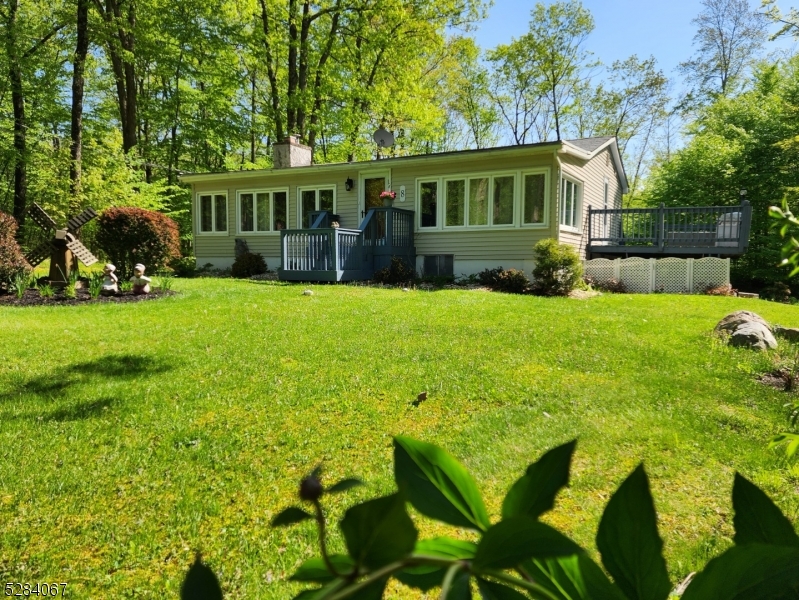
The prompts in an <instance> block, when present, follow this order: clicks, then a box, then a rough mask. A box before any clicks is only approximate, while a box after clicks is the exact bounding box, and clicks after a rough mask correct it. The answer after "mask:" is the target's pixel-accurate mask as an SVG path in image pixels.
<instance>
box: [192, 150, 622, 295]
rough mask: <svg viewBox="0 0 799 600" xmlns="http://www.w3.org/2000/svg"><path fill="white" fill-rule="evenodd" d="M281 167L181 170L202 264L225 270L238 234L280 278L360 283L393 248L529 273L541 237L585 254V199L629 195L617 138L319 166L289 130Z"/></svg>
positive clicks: (419, 258)
mask: <svg viewBox="0 0 799 600" xmlns="http://www.w3.org/2000/svg"><path fill="white" fill-rule="evenodd" d="M274 164H275V167H274V168H272V169H268V170H255V171H231V172H225V173H198V174H190V175H184V176H183V177H182V180H183V181H184V182H187V183H190V184H191V187H192V191H193V230H194V248H195V255H196V257H197V263H198V264H199V265H204V264H207V263H211V264H213V265H214V266H216V267H228V266H230V265H231V264H232V262H233V260H234V258H235V247H236V243H235V242H236V240H237V239H242V240H245V241H246V243H247V246H248V248H249V250H250V251H251V252H256V253H259V254H261V255H262V256H263V257H264V258H265V259H266V261H267V264H268V265H269V267H270V268H276V267H279V273H280V276H281V278H283V279H311V280H323V281H324V280H326V281H338V280H346V279H364V278H368V277H369V276H371V274H372V273H374V270H375V269H377V268H380V267H381V266H384V265H385V264H387V260H388V259H390V255H399V256H401V257H403V258H404V259H406V260H408V261H409V262H412V263H413V266H414V267H415V268H416V270H417V272H420V273H425V274H454V275H460V274H472V273H477V272H479V271H481V270H483V269H485V268H493V267H497V266H503V267H505V268H516V269H521V270H524V271H525V272H526V273H527V274H528V275H529V274H530V273H531V271H532V269H533V266H534V265H533V246H534V245H535V243H536V242H538V241H539V240H542V239H545V238H555V239H558V240H560V241H561V242H565V243H567V244H570V245H572V246H574V247H575V248H576V249H577V251H578V252H579V253H580V255H581V256H583V257H585V252H586V247H587V245H588V237H587V236H588V229H589V227H588V226H587V219H588V214H589V210H588V207H589V206H591V207H592V208H593V209H620V208H621V200H622V194H624V193H626V192H627V177H626V175H625V173H624V166H623V164H622V160H621V156H620V154H619V149H618V145H617V143H616V139H615V138H613V137H597V138H587V139H578V140H561V141H557V142H543V143H538V144H526V145H519V146H508V147H501V148H489V149H481V150H464V151H459V152H443V153H437V154H425V155H421V156H406V157H399V158H384V159H380V160H372V161H367V162H350V163H334V164H320V165H315V164H311V150H310V148H308V147H307V146H304V145H302V144H300V143H299V142H298V140H297V139H296V138H294V137H290V138H288V139H287V140H286V141H285V142H282V143H280V144H275V146H274ZM387 190H389V191H394V192H395V193H396V199H395V200H394V201H393V206H390V207H384V200H382V199H381V198H380V194H381V192H383V191H387Z"/></svg>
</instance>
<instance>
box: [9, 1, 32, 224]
mask: <svg viewBox="0 0 799 600" xmlns="http://www.w3.org/2000/svg"><path fill="white" fill-rule="evenodd" d="M18 12H19V0H10V2H9V3H8V15H7V21H6V55H7V56H8V77H9V83H10V85H11V105H12V108H13V111H14V158H13V163H14V218H15V219H16V220H17V223H19V224H20V225H22V223H23V221H24V219H25V208H26V205H27V195H28V171H27V154H28V152H27V141H26V137H25V134H26V129H27V125H26V123H25V97H24V96H23V92H22V67H21V66H20V50H19V45H18V42H19V40H18V39H17V13H18Z"/></svg>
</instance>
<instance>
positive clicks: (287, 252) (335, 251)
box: [281, 227, 361, 271]
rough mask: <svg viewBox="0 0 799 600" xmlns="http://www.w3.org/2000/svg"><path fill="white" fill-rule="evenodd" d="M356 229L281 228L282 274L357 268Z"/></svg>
mask: <svg viewBox="0 0 799 600" xmlns="http://www.w3.org/2000/svg"><path fill="white" fill-rule="evenodd" d="M360 236H361V232H360V231H359V230H357V229H342V228H340V227H339V228H336V229H333V228H330V229H313V230H308V229H284V230H283V231H281V243H282V250H283V270H284V271H332V270H338V269H341V270H345V269H357V268H360V266H358V258H359V257H360V252H359V250H358V248H359V238H360Z"/></svg>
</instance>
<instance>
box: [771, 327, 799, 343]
mask: <svg viewBox="0 0 799 600" xmlns="http://www.w3.org/2000/svg"><path fill="white" fill-rule="evenodd" d="M773 331H774V335H775V336H776V337H781V338H783V339H785V340H788V341H789V342H791V343H792V344H795V343H797V342H799V329H797V328H796V327H781V326H780V325H775V326H774V328H773Z"/></svg>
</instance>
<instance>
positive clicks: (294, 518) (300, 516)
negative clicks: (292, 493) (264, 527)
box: [272, 506, 314, 527]
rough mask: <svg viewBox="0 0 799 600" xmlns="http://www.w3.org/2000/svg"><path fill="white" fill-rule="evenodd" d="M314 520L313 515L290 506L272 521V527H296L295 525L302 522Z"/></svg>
mask: <svg viewBox="0 0 799 600" xmlns="http://www.w3.org/2000/svg"><path fill="white" fill-rule="evenodd" d="M313 518H314V516H313V515H312V514H311V513H308V512H305V511H304V510H302V509H301V508H298V507H296V506H290V507H289V508H287V509H286V510H283V511H281V512H279V513H278V514H277V515H276V516H275V518H274V519H272V527H284V526H286V525H294V524H295V523H301V522H302V521H307V520H308V519H313Z"/></svg>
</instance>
